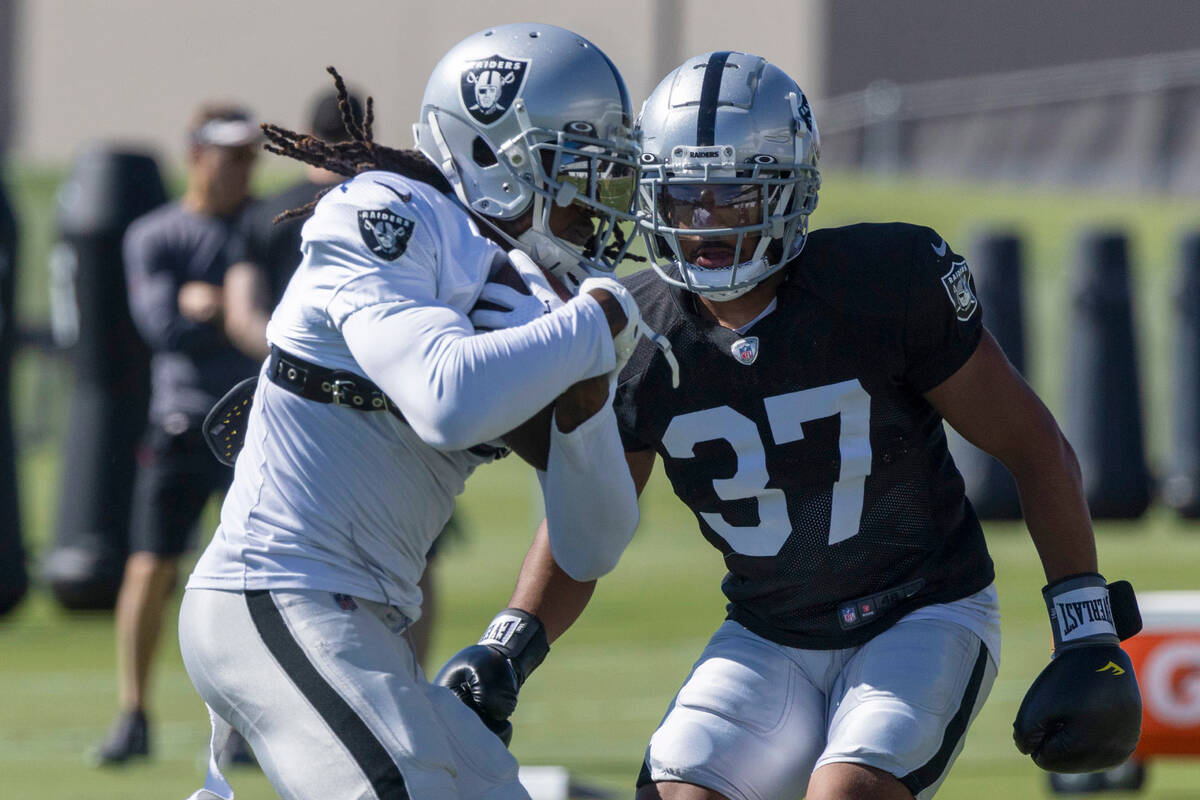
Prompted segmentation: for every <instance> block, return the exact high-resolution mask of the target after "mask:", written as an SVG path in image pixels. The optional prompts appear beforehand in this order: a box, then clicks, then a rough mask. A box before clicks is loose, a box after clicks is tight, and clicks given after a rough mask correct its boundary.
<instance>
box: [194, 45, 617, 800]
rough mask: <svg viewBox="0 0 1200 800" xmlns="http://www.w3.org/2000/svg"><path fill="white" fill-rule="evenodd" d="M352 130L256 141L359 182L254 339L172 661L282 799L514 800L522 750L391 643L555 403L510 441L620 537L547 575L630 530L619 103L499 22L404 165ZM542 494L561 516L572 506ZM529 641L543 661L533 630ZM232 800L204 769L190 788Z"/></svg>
mask: <svg viewBox="0 0 1200 800" xmlns="http://www.w3.org/2000/svg"><path fill="white" fill-rule="evenodd" d="M334 75H335V80H336V81H337V83H338V86H339V90H341V91H342V93H343V97H344V86H342V84H341V80H340V78H338V77H337V75H336V73H334ZM343 116H344V117H345V118H346V122H347V127H348V128H349V129H351V133H352V134H353V137H354V138H353V139H352V140H351V141H349V142H345V143H337V144H331V143H325V142H321V141H319V140H315V139H313V138H311V137H305V136H302V135H299V134H294V133H292V132H290V131H286V130H284V129H281V128H276V127H270V126H268V129H267V133H268V136H269V138H270V139H271V141H272V142H273V145H272V146H271V147H269V148H268V149H274V150H275V151H276V152H280V153H284V154H287V155H291V156H293V157H296V158H300V159H302V160H305V161H307V162H309V163H312V164H316V165H318V166H323V167H325V168H328V169H332V170H334V171H336V172H340V173H341V174H343V175H347V176H351V177H350V179H349V180H347V181H346V182H344V183H342V184H340V185H338V186H336V187H334V188H332V189H331V190H329V191H328V192H327V193H326V194H325V195H324V196H322V197H321V198H320V199H319V201H317V202H316V203H315V207H311V211H312V216H311V218H310V219H309V220H308V221H307V222H306V223H305V225H304V228H303V243H302V247H301V249H302V253H303V261H302V263H301V265H300V267H299V268H298V270H297V271H296V274H295V275H294V277H293V278H292V280H291V282H290V284H289V285H288V288H287V290H286V292H285V294H284V297H283V299H282V301H281V302H280V304H279V306H278V307H277V308H276V309H275V311H274V313H273V315H272V317H271V320H270V323H269V326H268V328H267V337H268V339H269V342H270V345H271V355H270V357H269V358H268V360H267V362H266V364H265V365H264V367H263V370H262V373H261V375H260V379H259V380H258V383H257V388H256V390H255V394H254V397H253V406H252V408H251V411H250V413H249V418H248V425H247V426H246V430H245V442H244V447H243V448H242V449H241V451H240V454H239V455H237V459H236V464H235V471H234V479H233V485H232V488H231V489H230V491H229V494H228V497H227V499H226V501H225V504H224V506H223V508H222V510H221V523H220V527H219V528H218V529H217V531H216V533H215V535H214V537H213V540H212V543H211V545H210V546H209V547H208V548H207V550H206V551H205V552H204V554H203V556H202V557H201V558H200V560H199V562H198V563H197V565H196V568H195V571H194V572H193V573H192V575H191V577H190V579H189V581H188V584H187V591H186V593H185V596H184V600H183V605H182V609H181V613H180V642H181V647H182V652H183V657H184V662H185V664H186V666H187V669H188V673H189V675H190V677H191V679H192V681H193V683H194V684H195V686H196V688H197V690H198V691H199V693H200V695H201V696H202V697H203V698H204V700H205V702H206V704H207V705H208V707H209V711H210V717H211V720H212V725H213V751H214V752H219V751H220V749H221V744H222V740H223V739H224V738H225V737H226V736H227V735H228V733H229V730H230V728H231V726H232V727H233V728H236V729H237V730H238V731H240V732H241V733H242V734H243V735H244V736H245V738H246V739H247V740H248V741H249V743H250V745H251V746H252V748H253V750H254V752H255V755H256V756H257V757H258V760H259V762H260V763H261V765H262V767H263V770H264V772H265V773H266V775H267V776H268V778H269V779H270V781H271V783H272V785H273V786H274V787H275V789H276V790H277V791H278V792H279V793H280V795H281V796H282V797H285V798H320V799H321V800H328V799H329V798H341V797H346V798H351V797H353V798H379V799H380V800H383V799H384V798H388V799H394V798H407V797H437V798H458V797H463V798H481V797H486V798H496V799H497V800H499V799H500V798H525V797H527V794H526V792H525V791H524V789H523V788H522V787H521V785H520V784H519V783H518V781H517V765H516V762H515V761H514V759H513V757H512V756H511V755H510V754H509V753H508V751H507V749H506V748H505V747H504V745H503V744H502V743H501V741H500V740H499V739H497V737H496V736H494V735H493V734H492V733H491V732H490V731H489V730H488V729H487V728H486V727H485V726H484V724H482V723H481V720H480V718H479V717H478V716H477V715H475V714H473V713H472V712H471V711H469V710H468V709H467V708H466V707H464V706H463V705H462V704H461V703H459V702H458V701H457V700H456V699H455V698H454V696H453V694H451V692H449V691H447V690H446V689H444V688H441V687H435V686H432V685H431V684H430V683H429V682H427V681H426V680H425V678H424V676H423V675H422V673H421V670H420V668H419V666H418V665H417V663H416V661H415V659H414V657H413V654H412V651H411V648H410V646H409V642H408V641H407V639H406V637H405V636H404V632H405V628H406V626H407V625H408V624H410V622H411V621H412V620H414V619H415V618H416V617H417V616H418V615H419V613H420V606H421V596H420V591H419V590H418V589H417V581H418V579H419V578H420V577H421V574H422V571H423V569H424V566H425V565H424V559H425V554H426V552H427V551H428V549H429V546H430V544H431V542H432V541H433V539H434V538H435V537H436V536H437V534H438V532H439V531H440V530H441V529H442V526H443V525H444V524H445V522H446V520H447V519H448V517H449V515H450V513H451V510H452V507H453V501H454V498H455V496H456V495H457V494H459V492H460V491H461V490H462V489H463V484H464V481H465V480H466V478H467V477H468V476H469V475H470V473H471V472H472V470H474V469H475V467H477V466H479V465H480V464H484V463H486V462H488V461H490V460H492V459H493V458H495V457H496V455H497V453H498V452H499V451H500V448H501V447H502V444H501V442H500V441H499V440H500V439H501V438H502V437H505V435H506V434H507V433H509V432H511V431H513V430H514V429H516V428H518V426H520V425H521V424H522V423H524V422H525V421H526V420H528V419H529V418H530V417H531V416H533V415H534V414H535V413H536V412H538V411H539V409H544V408H547V407H550V406H551V404H552V403H553V404H555V405H554V406H553V415H554V416H553V419H552V420H550V419H549V412H547V413H546V414H542V415H540V416H539V417H538V418H537V421H535V422H534V423H531V424H530V425H527V426H526V429H527V430H530V431H532V432H533V433H532V436H529V437H524V438H523V439H522V441H525V442H526V443H527V444H528V447H527V448H526V449H525V450H523V451H522V452H524V453H527V454H528V455H529V457H530V460H532V461H533V462H534V463H535V465H537V466H539V467H541V468H542V469H540V470H539V478H541V480H542V482H543V487H544V489H543V490H544V493H545V494H546V496H547V497H561V498H564V502H566V503H567V504H569V505H574V506H575V507H576V508H578V504H579V503H586V504H587V507H588V508H589V509H590V513H592V514H593V515H594V516H593V519H600V520H603V521H604V523H605V524H604V527H605V529H606V530H607V531H609V532H610V533H609V535H607V536H603V537H597V536H589V537H586V538H583V537H580V538H578V539H570V538H568V539H559V540H556V554H558V556H559V557H560V559H561V563H562V565H563V568H564V569H566V570H567V571H568V572H569V573H570V574H572V575H574V576H575V577H577V578H579V579H587V578H594V577H596V576H598V575H600V574H602V573H603V572H605V571H607V570H608V569H610V568H611V567H612V565H613V564H615V562H616V560H617V557H618V556H619V554H620V551H621V549H623V547H624V545H625V544H626V543H627V542H628V540H629V537H630V536H631V535H632V532H633V529H634V528H635V527H636V524H637V501H636V494H635V491H634V487H633V483H632V480H630V478H629V476H628V474H627V472H625V471H624V470H619V469H616V468H614V465H617V464H620V463H621V453H622V451H621V446H620V440H619V436H618V433H617V429H616V420H615V417H614V416H613V413H612V410H611V407H610V406H609V403H608V401H609V400H610V399H611V391H612V384H613V380H614V377H615V371H616V370H618V369H619V368H620V365H621V364H622V363H623V362H624V360H626V359H627V358H628V357H629V355H630V353H631V352H632V350H633V346H634V344H635V342H636V339H635V337H636V336H637V335H639V333H640V331H641V327H640V323H639V319H638V313H637V307H636V304H634V303H633V302H632V299H631V296H630V294H629V293H628V291H627V290H625V289H624V288H623V287H622V286H621V285H620V284H619V283H617V282H616V281H615V280H613V279H612V278H609V277H603V275H604V273H608V272H611V270H612V269H613V267H614V266H615V264H616V262H617V261H618V260H619V259H620V258H621V257H622V256H623V255H624V252H625V250H626V247H627V245H626V242H625V239H624V237H623V236H622V235H621V233H620V231H619V229H618V228H617V225H618V224H619V223H621V222H626V221H631V220H632V219H633V218H632V215H631V209H632V206H633V194H634V192H635V189H636V156H637V149H636V143H635V141H634V139H633V138H632V137H633V133H632V113H631V107H630V103H629V98H628V96H627V94H626V90H625V86H624V83H623V82H622V78H621V76H620V75H619V74H618V72H617V70H616V69H615V68H614V67H613V65H612V63H611V61H609V59H608V58H607V57H606V56H605V55H604V54H603V53H602V52H601V51H600V50H599V49H597V48H596V47H595V45H593V44H592V43H591V42H588V41H587V40H585V39H583V38H582V37H579V36H577V35H575V34H573V33H571V32H569V31H566V30H563V29H561V28H555V27H552V26H548V25H538V24H514V25H504V26H499V27H496V28H492V29H489V30H486V31H481V32H479V33H477V34H475V35H473V36H470V37H468V38H467V39H465V40H464V41H463V42H461V43H460V44H458V45H456V46H455V47H454V48H453V49H451V50H450V51H449V52H448V53H447V54H446V55H445V56H444V58H443V59H442V60H441V62H440V63H439V64H438V65H437V66H436V67H435V68H434V70H433V73H432V76H431V78H430V80H429V83H428V85H427V88H426V91H425V96H424V99H423V104H422V109H421V114H420V118H419V120H418V122H417V123H416V125H415V126H414V128H415V134H416V138H417V146H418V148H419V149H418V151H397V150H392V149H389V148H385V147H383V146H381V145H379V144H376V143H375V142H374V141H373V139H372V133H371V123H372V104H371V102H370V101H369V100H368V103H367V110H366V114H365V119H355V118H354V115H353V113H352V112H350V111H349V104H348V103H347V104H345V105H343ZM308 210H309V209H307V208H306V209H303V211H308ZM530 256H532V258H533V259H536V261H537V263H538V264H539V265H540V266H541V267H542V268H545V269H547V270H549V272H550V274H551V275H552V276H554V278H555V279H556V280H557V281H558V282H561V283H562V284H565V285H566V286H569V287H571V289H577V290H578V294H577V295H576V296H574V297H571V296H570V293H569V292H566V291H565V290H564V291H562V293H561V295H560V293H557V292H556V291H554V290H552V288H551V283H550V282H548V281H547V279H546V277H545V275H544V274H543V272H542V271H541V270H540V269H539V267H538V266H536V265H535V264H534V261H531V260H530ZM513 270H515V272H514V271H513ZM518 274H519V276H520V278H521V280H514V276H515V275H518ZM596 276H599V277H596ZM564 297H565V298H566V299H565V300H564ZM477 330H483V331H487V332H483V333H477ZM569 387H573V388H570V390H569V391H568V389H569ZM556 398H558V401H557V402H556ZM597 410H600V413H593V412H596V411H597ZM539 424H540V425H541V426H542V427H540V428H539V427H538V425H539ZM231 432H232V431H231ZM535 440H536V441H535ZM529 443H532V444H529ZM513 446H514V447H517V446H518V444H517V442H516V440H515V439H514V440H513ZM547 505H548V509H549V511H548V513H549V514H550V516H551V524H552V525H554V519H555V518H556V515H558V514H561V512H560V511H556V509H561V508H564V507H566V506H564V504H563V503H559V504H555V503H553V502H550V503H548V504H547ZM555 530H556V532H561V533H562V534H563V536H568V537H569V535H570V534H571V532H572V531H571V525H570V524H564V525H562V526H561V527H559V526H555ZM521 631H522V634H523V635H525V636H526V637H527V638H528V639H532V640H533V641H534V644H533V645H532V646H531V647H530V648H529V649H528V656H529V657H531V658H532V657H536V656H535V654H536V653H537V652H539V651H538V649H537V648H538V647H539V646H540V647H541V650H540V652H541V654H543V655H544V653H545V649H546V639H545V635H544V634H541V633H540V631H534V630H533V629H532V628H531V626H529V625H524V626H521ZM231 795H232V791H231V789H230V787H229V785H228V783H227V782H226V781H225V779H224V777H223V776H222V775H221V774H220V771H219V770H218V769H217V768H216V765H215V763H211V764H210V769H209V775H208V778H207V780H206V784H205V788H204V789H202V790H201V791H200V792H198V793H197V794H196V795H195V797H197V798H213V797H222V798H228V797H231Z"/></svg>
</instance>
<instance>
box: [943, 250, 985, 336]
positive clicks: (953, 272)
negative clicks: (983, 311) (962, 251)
mask: <svg viewBox="0 0 1200 800" xmlns="http://www.w3.org/2000/svg"><path fill="white" fill-rule="evenodd" d="M942 286H944V287H945V288H946V294H947V295H949V296H950V302H951V303H953V304H954V316H955V317H956V318H957V319H958V321H959V322H966V321H967V320H969V319H970V318H971V316H972V315H973V314H974V313H975V309H977V308H979V301H978V300H977V299H976V298H975V287H974V286H973V285H972V284H971V270H970V269H969V268H968V267H967V262H966V261H955V262H954V263H953V264H952V265H950V271H949V272H947V273H946V274H945V275H943V276H942Z"/></svg>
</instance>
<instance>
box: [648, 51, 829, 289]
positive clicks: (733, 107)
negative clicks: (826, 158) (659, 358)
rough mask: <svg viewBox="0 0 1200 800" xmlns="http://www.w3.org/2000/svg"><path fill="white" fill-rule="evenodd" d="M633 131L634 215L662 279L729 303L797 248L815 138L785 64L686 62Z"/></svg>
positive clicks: (723, 57)
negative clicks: (637, 169)
mask: <svg viewBox="0 0 1200 800" xmlns="http://www.w3.org/2000/svg"><path fill="white" fill-rule="evenodd" d="M638 128H639V130H640V132H641V134H642V139H643V153H642V156H641V166H642V174H641V179H640V186H641V188H640V192H639V195H640V199H641V208H640V212H639V216H640V217H641V221H642V230H643V233H644V234H645V238H646V242H647V248H648V250H649V251H650V254H651V258H652V263H653V264H654V268H655V269H656V270H657V271H658V273H659V275H661V276H662V277H663V278H664V279H665V280H667V281H668V282H670V283H672V284H675V285H678V286H682V287H684V288H686V289H688V290H689V291H693V292H697V293H699V294H703V295H705V296H707V297H710V298H712V299H713V300H718V301H722V300H731V299H733V298H735V297H738V296H739V295H741V294H743V293H745V292H746V291H748V290H749V289H750V288H751V287H753V286H754V285H755V284H757V283H759V282H760V281H762V280H763V279H764V278H766V277H767V276H768V275H771V274H772V273H774V272H776V271H778V270H779V269H781V268H782V267H783V266H784V265H785V264H787V263H788V262H789V261H790V260H792V259H793V258H795V257H796V256H797V255H798V254H799V253H800V250H801V248H803V247H804V241H805V238H806V236H807V232H808V217H809V215H810V214H811V213H812V212H813V210H814V209H815V208H816V206H817V190H818V188H819V187H820V183H821V179H820V173H819V172H818V171H817V156H818V151H819V149H820V139H819V136H818V134H817V126H816V123H815V122H814V121H813V117H812V110H811V109H810V108H809V105H808V100H807V99H806V98H805V97H804V93H803V92H802V91H800V87H799V86H797V85H796V82H795V81H793V80H792V79H791V78H790V77H788V76H787V75H786V74H785V73H784V72H783V70H781V69H779V68H778V67H776V66H774V65H773V64H770V63H768V62H767V61H766V60H764V59H762V58H760V57H758V56H752V55H748V54H745V53H732V52H714V53H707V54H705V55H702V56H697V57H695V58H691V59H688V60H687V61H685V62H684V63H683V64H682V65H680V66H679V67H678V68H677V69H675V70H674V71H673V72H671V73H670V74H669V75H667V77H666V78H664V79H663V80H662V82H661V83H659V84H658V86H657V88H655V90H654V91H653V92H652V93H651V95H650V97H649V98H648V99H647V100H646V102H645V104H644V105H643V106H642V112H641V115H640V117H639V118H638Z"/></svg>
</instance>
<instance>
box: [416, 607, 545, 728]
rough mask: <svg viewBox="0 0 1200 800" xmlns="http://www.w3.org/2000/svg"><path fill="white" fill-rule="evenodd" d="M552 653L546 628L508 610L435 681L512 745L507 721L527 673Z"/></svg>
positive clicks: (532, 618)
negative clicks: (452, 693)
mask: <svg viewBox="0 0 1200 800" xmlns="http://www.w3.org/2000/svg"><path fill="white" fill-rule="evenodd" d="M548 652H550V644H549V642H548V641H547V639H546V629H545V628H544V627H543V626H542V621H541V620H539V619H538V618H537V617H536V616H535V615H533V614H530V613H528V612H526V611H521V610H520V609H516V608H506V609H504V610H503V611H501V612H500V613H499V614H497V615H496V618H495V619H493V620H492V623H491V624H490V625H488V628H487V631H486V632H484V634H483V638H481V639H480V640H479V644H474V645H471V646H470V647H466V648H463V649H462V650H459V651H458V652H457V653H455V654H454V655H453V656H452V657H451V658H450V660H449V661H447V662H446V664H445V666H443V667H442V668H441V669H440V670H439V671H438V674H437V676H436V677H434V679H433V682H434V683H436V684H437V685H438V686H445V687H446V688H448V689H449V690H450V691H452V692H454V694H455V696H457V697H458V699H459V700H461V701H463V702H464V703H466V705H467V707H468V708H470V709H471V710H472V711H474V712H475V713H476V714H478V715H479V718H480V719H481V720H483V724H484V725H486V726H487V727H488V728H489V729H490V730H491V731H492V732H493V733H495V734H496V735H497V736H499V737H500V739H501V741H503V742H504V744H505V745H508V743H509V742H510V741H512V723H510V722H509V721H508V718H509V717H510V716H512V713H513V711H515V710H516V708H517V693H518V692H519V691H520V689H521V686H522V685H523V684H524V683H525V679H526V678H528V677H529V674H530V673H531V672H533V670H534V669H535V668H536V667H537V665H538V664H541V663H542V661H543V659H545V658H546V654H547V653H548Z"/></svg>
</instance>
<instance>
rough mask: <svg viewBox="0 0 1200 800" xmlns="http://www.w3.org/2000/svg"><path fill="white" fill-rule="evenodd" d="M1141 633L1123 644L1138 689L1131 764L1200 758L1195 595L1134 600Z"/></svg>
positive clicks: (1199, 632) (1199, 605) (1199, 600)
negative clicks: (1138, 724)
mask: <svg viewBox="0 0 1200 800" xmlns="http://www.w3.org/2000/svg"><path fill="white" fill-rule="evenodd" d="M1138 605H1139V606H1140V607H1141V610H1142V622H1143V628H1142V632H1141V633H1139V634H1138V635H1137V636H1134V637H1133V638H1131V639H1129V640H1127V641H1125V642H1124V643H1123V644H1122V647H1124V648H1125V652H1127V653H1129V658H1130V659H1131V660H1132V661H1133V668H1134V669H1135V670H1136V671H1137V678H1138V686H1139V687H1140V688H1141V690H1142V740H1141V742H1139V743H1138V748H1137V751H1136V752H1135V753H1134V756H1133V757H1134V759H1135V760H1138V761H1146V760H1148V759H1149V758H1151V757H1152V756H1159V755H1200V592H1144V593H1141V594H1139V595H1138Z"/></svg>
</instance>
